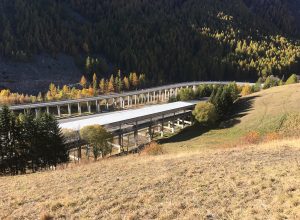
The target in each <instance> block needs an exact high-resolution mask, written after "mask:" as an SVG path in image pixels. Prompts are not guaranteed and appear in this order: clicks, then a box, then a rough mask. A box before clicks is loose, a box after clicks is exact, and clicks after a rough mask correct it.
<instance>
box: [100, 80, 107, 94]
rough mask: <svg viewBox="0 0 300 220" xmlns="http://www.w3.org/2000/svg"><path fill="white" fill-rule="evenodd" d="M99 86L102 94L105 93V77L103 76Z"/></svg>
mask: <svg viewBox="0 0 300 220" xmlns="http://www.w3.org/2000/svg"><path fill="white" fill-rule="evenodd" d="M99 88H100V93H101V94H104V93H105V90H106V89H105V79H104V78H102V79H101V80H100V83H99Z"/></svg>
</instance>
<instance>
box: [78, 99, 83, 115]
mask: <svg viewBox="0 0 300 220" xmlns="http://www.w3.org/2000/svg"><path fill="white" fill-rule="evenodd" d="M77 108H78V114H79V115H81V112H82V111H81V104H80V102H78V103H77Z"/></svg>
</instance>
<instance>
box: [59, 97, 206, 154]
mask: <svg viewBox="0 0 300 220" xmlns="http://www.w3.org/2000/svg"><path fill="white" fill-rule="evenodd" d="M203 101H205V100H203ZM197 102H199V101H197ZM197 102H193V101H191V102H173V103H167V104H159V105H153V106H147V107H143V108H139V109H130V110H124V111H118V112H110V113H104V114H97V115H89V116H82V117H78V118H69V119H61V120H59V126H60V127H61V128H62V129H67V130H73V131H79V130H80V129H81V128H83V127H85V126H89V125H95V124H98V125H102V126H104V127H105V128H106V129H107V130H109V131H110V132H111V133H112V134H113V136H114V137H117V140H118V141H117V143H112V145H113V146H114V147H117V148H118V152H119V153H120V152H121V149H124V148H123V147H124V136H126V137H127V138H125V140H128V142H127V146H128V145H129V142H130V141H129V140H130V137H131V139H132V140H133V148H134V149H135V148H137V147H138V146H139V145H141V144H144V143H145V140H144V142H141V141H139V136H142V137H144V139H145V138H146V139H147V141H146V142H150V141H151V140H152V138H153V135H154V133H159V134H160V135H161V136H163V135H164V131H165V130H168V131H169V132H171V133H174V131H175V128H179V129H181V128H184V127H185V126H186V125H191V124H192V117H191V113H192V109H194V106H195V105H196V103H197ZM70 142H72V140H70Z"/></svg>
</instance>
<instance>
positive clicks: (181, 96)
mask: <svg viewBox="0 0 300 220" xmlns="http://www.w3.org/2000/svg"><path fill="white" fill-rule="evenodd" d="M177 99H178V100H180V101H188V100H193V99H195V93H194V91H193V89H191V88H186V89H181V90H180V91H179V93H178V97H177Z"/></svg>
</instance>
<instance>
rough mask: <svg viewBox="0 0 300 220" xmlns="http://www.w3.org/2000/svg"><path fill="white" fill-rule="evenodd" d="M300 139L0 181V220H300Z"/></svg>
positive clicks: (128, 160) (115, 161)
mask: <svg viewBox="0 0 300 220" xmlns="http://www.w3.org/2000/svg"><path fill="white" fill-rule="evenodd" d="M299 186H300V148H299V139H290V140H281V141H275V142H271V143H266V144H261V145H255V146H244V147H237V148H230V149H210V150H209V149H207V150H200V151H198V152H195V153H194V154H190V153H180V154H165V155H161V156H141V155H140V156H139V155H131V156H127V157H123V158H116V159H107V160H103V161H101V162H96V163H91V164H85V165H84V164H82V165H79V166H74V167H69V168H67V169H62V170H58V171H53V172H45V173H36V174H32V175H24V176H16V177H2V178H1V181H0V191H1V197H0V213H1V214H0V215H1V219H39V218H42V219H51V218H50V217H55V219H299V218H300V189H299Z"/></svg>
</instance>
